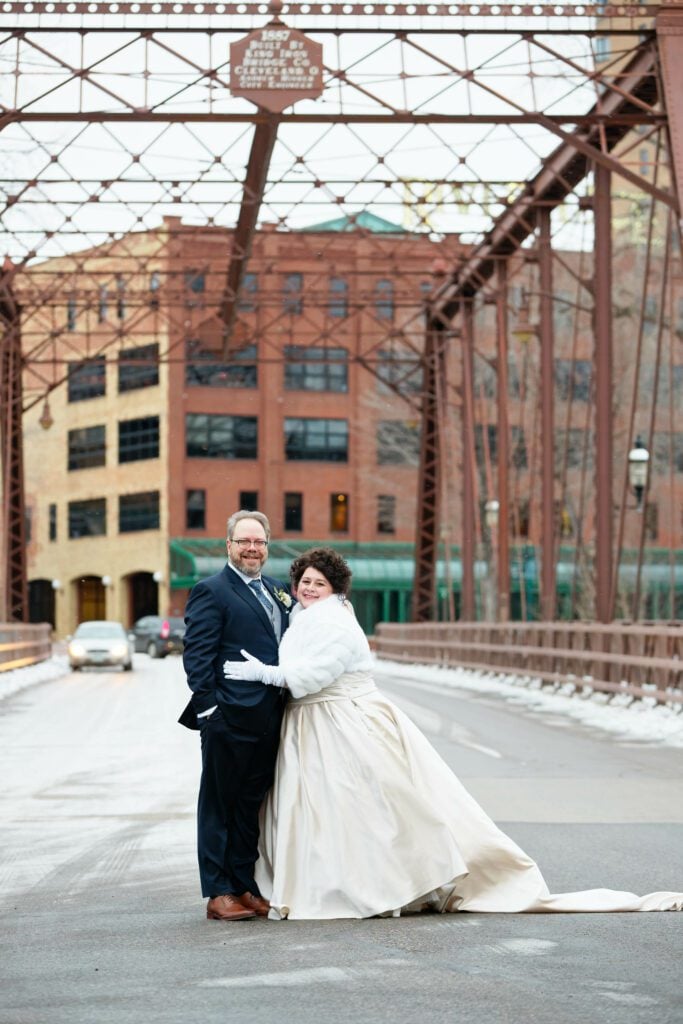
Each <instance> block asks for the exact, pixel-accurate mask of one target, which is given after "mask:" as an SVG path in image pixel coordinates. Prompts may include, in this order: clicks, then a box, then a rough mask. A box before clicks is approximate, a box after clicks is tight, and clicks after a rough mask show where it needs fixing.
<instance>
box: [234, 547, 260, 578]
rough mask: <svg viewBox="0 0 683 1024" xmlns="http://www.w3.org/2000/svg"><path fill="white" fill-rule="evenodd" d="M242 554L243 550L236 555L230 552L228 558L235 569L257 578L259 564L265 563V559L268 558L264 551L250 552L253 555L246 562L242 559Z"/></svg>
mask: <svg viewBox="0 0 683 1024" xmlns="http://www.w3.org/2000/svg"><path fill="white" fill-rule="evenodd" d="M244 554H245V552H242V551H240V552H239V554H237V555H236V554H235V553H234V552H232V553H231V554H230V556H229V559H228V560H229V562H230V563H231V564H232V565H234V567H235V568H236V569H239V571H240V572H243V573H244V575H245V576H251V577H252V578H253V579H258V577H259V576H260V575H261V566H262V565H264V564H265V561H266V559H267V558H268V555H267V553H266V552H265V551H264V552H263V553H262V554H260V553H259V552H258V551H256V552H252V554H253V555H254V557H253V558H251V559H249V561H248V562H246V561H245V560H244Z"/></svg>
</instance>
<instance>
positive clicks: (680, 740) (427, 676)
mask: <svg viewBox="0 0 683 1024" xmlns="http://www.w3.org/2000/svg"><path fill="white" fill-rule="evenodd" d="M375 664H376V665H377V670H378V672H381V673H382V674H383V675H388V676H396V677H397V678H400V679H415V680H417V681H418V682H421V683H431V684H432V685H438V686H442V687H448V688H451V689H457V690H472V691H475V692H478V693H497V694H499V695H500V696H501V697H503V698H504V699H505V700H506V701H509V702H510V703H511V704H523V705H525V706H526V707H527V708H529V709H530V710H532V711H543V712H546V713H550V714H556V715H567V716H569V717H570V718H574V719H576V720H578V721H580V722H582V723H583V724H584V725H587V726H591V727H592V728H594V729H603V730H604V731H606V732H610V733H614V734H616V735H618V736H620V737H621V738H622V739H631V740H636V741H641V742H650V743H655V742H659V743H665V744H666V745H667V746H674V747H683V709H682V710H681V711H678V712H677V711H675V710H673V708H669V707H665V706H663V705H661V704H655V702H654V700H652V699H651V698H647V697H646V698H643V699H642V700H635V701H632V702H630V703H629V701H630V698H627V697H626V695H621V694H617V695H616V696H614V697H612V699H611V700H609V696H610V695H609V694H606V693H599V692H597V691H584V693H583V694H578V693H576V694H574V695H573V696H572V692H573V689H574V687H573V686H572V685H571V684H570V683H569V684H567V685H566V686H564V687H560V688H559V689H558V690H552V689H551V688H550V687H549V686H545V687H541V683H540V680H538V679H534V678H532V677H527V676H509V675H498V674H496V673H494V672H482V671H475V670H473V669H463V668H438V667H436V666H435V665H406V664H405V663H403V662H395V661H385V660H384V659H383V658H382V659H379V658H377V659H376V661H375Z"/></svg>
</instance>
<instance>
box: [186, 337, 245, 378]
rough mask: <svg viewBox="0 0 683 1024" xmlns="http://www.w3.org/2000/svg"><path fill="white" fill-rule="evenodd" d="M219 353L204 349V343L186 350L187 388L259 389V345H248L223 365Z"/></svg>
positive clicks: (188, 346)
mask: <svg viewBox="0 0 683 1024" xmlns="http://www.w3.org/2000/svg"><path fill="white" fill-rule="evenodd" d="M219 355H220V353H218V352H216V351H215V350H210V349H203V348H202V347H201V342H199V341H188V342H187V344H186V346H185V359H186V363H185V383H186V384H187V385H188V387H203V388H255V387H256V386H257V385H258V370H257V355H256V345H245V346H244V348H241V349H238V350H237V351H236V352H233V353H231V355H230V361H229V362H227V363H224V362H221V361H220V359H219V358H218V357H219Z"/></svg>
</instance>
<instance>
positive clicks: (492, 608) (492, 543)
mask: <svg viewBox="0 0 683 1024" xmlns="http://www.w3.org/2000/svg"><path fill="white" fill-rule="evenodd" d="M499 515H500V502H499V501H498V500H497V499H496V498H489V500H488V501H487V502H486V503H485V505H484V523H485V524H486V528H487V532H488V544H489V551H490V553H491V561H490V566H489V576H488V584H487V587H486V593H487V595H488V602H487V603H488V608H487V615H486V618H487V619H489V620H490V621H493V622H497V621H498V619H499V618H500V595H499V593H498V519H499Z"/></svg>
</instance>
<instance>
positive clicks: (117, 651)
mask: <svg viewBox="0 0 683 1024" xmlns="http://www.w3.org/2000/svg"><path fill="white" fill-rule="evenodd" d="M111 653H112V655H113V657H114V658H125V656H126V655H127V654H128V644H124V642H123V640H121V642H120V643H117V644H112V645H111Z"/></svg>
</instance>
